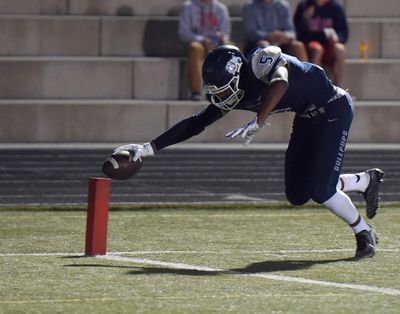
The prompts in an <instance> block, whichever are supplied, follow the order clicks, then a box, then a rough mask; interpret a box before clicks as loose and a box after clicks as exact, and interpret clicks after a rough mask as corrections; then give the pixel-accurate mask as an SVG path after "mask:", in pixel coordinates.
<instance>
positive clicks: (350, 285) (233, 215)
mask: <svg viewBox="0 0 400 314" xmlns="http://www.w3.org/2000/svg"><path fill="white" fill-rule="evenodd" d="M117 209H118V210H117ZM117 209H115V210H112V211H111V212H110V215H109V223H108V254H107V255H106V256H99V257H84V255H83V251H84V246H85V227H86V212H85V209H84V208H68V209H62V208H58V209H57V208H34V209H32V208H19V209H15V208H3V209H1V210H0V241H1V244H0V265H1V267H0V272H1V284H0V313H1V314H3V313H228V312H229V313H304V314H305V313H346V314H347V313H400V263H399V261H400V245H399V243H400V235H399V231H400V207H399V206H395V205H386V206H384V207H383V208H382V209H381V212H380V213H379V214H378V215H377V216H376V218H374V219H373V220H372V221H371V223H372V224H373V226H374V228H375V229H376V231H377V233H378V235H379V245H378V250H377V254H376V255H375V257H374V258H370V259H364V260H359V261H355V260H353V259H352V257H353V256H354V251H355V239H354V235H353V234H352V232H351V230H350V228H349V227H348V226H346V224H345V223H344V222H342V221H341V220H339V219H338V218H336V217H335V216H334V215H333V214H332V213H330V212H329V211H327V210H326V209H323V208H319V207H316V208H308V209H307V208H293V207H290V206H287V205H285V204H283V205H281V206H270V205H257V206H255V205H254V206H253V205H248V206H239V205H227V206H207V205H196V206H191V205H188V206H179V208H178V207H173V206H172V207H170V208H163V206H157V208H154V209H151V208H148V209H140V208H129V207H123V208H117ZM362 213H363V214H364V212H363V210H362Z"/></svg>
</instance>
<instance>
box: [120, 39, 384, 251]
mask: <svg viewBox="0 0 400 314" xmlns="http://www.w3.org/2000/svg"><path fill="white" fill-rule="evenodd" d="M202 74H203V82H204V90H205V93H206V97H207V99H208V100H209V102H210V104H209V105H208V106H207V107H206V108H205V109H204V110H202V111H201V112H200V113H198V114H195V115H193V116H191V117H188V118H186V119H184V120H182V121H180V122H178V123H177V124H176V125H174V126H173V127H171V128H170V129H169V130H167V131H166V132H164V133H163V134H161V135H160V136H158V137H157V138H155V139H153V140H152V141H151V142H147V143H144V144H140V145H138V144H128V145H124V146H121V147H118V148H116V149H115V151H114V154H118V152H120V151H124V150H127V151H129V152H130V153H131V154H132V155H133V159H134V160H137V159H139V158H142V157H146V156H151V155H154V153H155V152H157V151H158V150H160V149H163V148H164V147H167V146H170V145H173V144H175V143H178V142H182V141H184V140H186V139H188V138H190V137H192V136H195V135H197V134H199V133H201V132H202V131H203V130H204V129H205V128H206V127H207V126H208V125H210V124H212V123H214V122H215V121H217V120H218V119H220V118H222V117H223V116H224V115H226V114H228V113H229V112H230V111H231V110H235V109H241V110H249V111H253V112H254V113H255V117H254V119H252V120H251V121H250V122H248V123H246V124H245V125H243V126H241V127H239V128H237V129H235V130H233V131H231V132H229V133H228V134H227V135H226V136H227V137H228V138H229V139H233V138H235V137H237V136H240V137H242V138H243V140H244V144H245V145H248V144H249V143H250V142H251V140H252V139H253V137H254V136H255V135H256V134H257V132H259V131H260V130H261V129H263V128H265V127H266V126H267V123H266V121H267V118H268V116H269V115H270V114H272V113H277V112H283V111H294V112H295V113H296V115H295V118H294V122H293V131H292V134H291V137H290V141H289V145H288V148H287V151H286V157H285V189H286V191H285V192H286V197H287V199H288V200H289V202H290V203H291V204H294V205H302V204H305V203H306V202H308V201H309V200H310V199H312V200H314V201H315V202H317V203H319V204H323V205H324V206H326V207H327V208H328V209H329V210H331V211H332V212H333V213H334V214H336V215H337V216H339V217H340V218H341V219H343V220H344V221H345V222H346V223H347V224H348V225H349V226H350V227H351V228H352V229H353V231H354V233H355V237H356V242H357V249H356V255H355V256H356V258H363V257H372V256H373V255H374V254H375V248H376V242H377V236H376V234H375V232H374V230H373V229H372V228H371V226H370V225H369V224H367V222H366V221H365V220H364V218H363V217H361V215H360V214H359V212H358V210H357V209H356V208H355V206H354V205H353V203H352V201H351V200H350V198H349V197H348V196H347V194H345V192H349V191H359V192H361V193H363V195H364V197H365V200H366V208H367V216H368V217H369V218H372V217H374V216H375V214H376V211H377V209H378V207H379V186H380V183H381V182H382V178H383V175H384V173H383V172H382V171H381V170H380V169H377V168H374V169H369V170H367V171H365V172H362V173H357V174H344V175H340V171H341V167H342V162H343V158H344V153H345V146H346V142H347V138H348V134H349V129H350V126H351V123H352V119H353V111H354V109H353V102H352V99H351V97H350V95H349V94H348V93H347V92H346V91H344V90H343V89H341V88H339V87H337V86H334V85H333V84H332V82H331V81H330V80H329V79H328V78H327V76H326V74H325V72H324V70H323V69H322V68H321V67H319V66H317V65H314V64H311V63H307V62H300V61H299V60H298V59H296V58H295V57H292V56H289V55H287V54H284V53H282V51H281V49H280V48H279V47H276V46H267V47H260V48H258V49H257V50H255V51H254V52H253V53H252V54H251V55H250V56H249V58H248V59H246V58H245V57H244V56H243V54H242V53H241V52H240V50H239V49H238V48H237V47H235V46H232V45H225V46H220V47H218V48H216V49H215V50H213V51H211V52H210V53H209V54H208V55H207V57H206V59H205V61H204V63H203V67H202Z"/></svg>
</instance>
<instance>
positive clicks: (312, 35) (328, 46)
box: [294, 0, 348, 86]
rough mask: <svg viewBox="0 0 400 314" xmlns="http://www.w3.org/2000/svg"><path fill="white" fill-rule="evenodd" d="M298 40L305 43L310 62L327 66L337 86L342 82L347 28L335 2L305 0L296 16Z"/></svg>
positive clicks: (340, 8) (344, 16) (342, 11)
mask: <svg viewBox="0 0 400 314" xmlns="http://www.w3.org/2000/svg"><path fill="white" fill-rule="evenodd" d="M294 24H295V27H296V32H297V37H298V38H299V40H301V41H302V42H304V43H305V45H306V48H307V52H308V55H309V59H310V62H312V63H315V64H318V65H321V66H326V67H327V68H328V69H329V70H330V71H331V72H332V77H333V81H334V84H336V85H338V86H340V85H341V84H342V82H343V74H344V62H345V53H346V47H345V43H346V41H347V38H348V26H347V20H346V14H345V11H344V9H343V7H342V6H341V5H340V4H339V3H337V2H336V0H303V1H301V2H300V3H299V4H298V5H297V8H296V12H295V16H294Z"/></svg>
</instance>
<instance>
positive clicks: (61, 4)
mask: <svg viewBox="0 0 400 314" xmlns="http://www.w3.org/2000/svg"><path fill="white" fill-rule="evenodd" d="M184 1H185V0H168V1H165V0H151V1H148V0H112V1H111V0H0V14H71V15H177V14H179V11H180V7H181V6H182V4H183V3H184ZM246 1H247V0H221V2H223V3H225V4H226V5H227V7H228V9H229V11H230V14H231V15H232V16H239V15H240V14H241V7H242V6H243V4H244V3H246ZM288 2H289V4H290V6H291V8H292V11H293V12H294V10H295V8H296V4H297V2H298V0H288ZM339 2H341V3H342V4H343V5H344V8H345V9H346V12H347V15H348V16H349V17H399V16H400V6H399V2H398V0H362V1H361V2H360V0H339Z"/></svg>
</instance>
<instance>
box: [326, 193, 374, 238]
mask: <svg viewBox="0 0 400 314" xmlns="http://www.w3.org/2000/svg"><path fill="white" fill-rule="evenodd" d="M323 205H325V206H326V207H327V208H328V209H329V210H330V211H331V212H333V213H334V214H335V215H337V216H338V217H340V218H342V219H343V220H344V221H345V222H347V223H348V224H349V225H350V227H351V228H352V229H353V231H354V233H358V232H360V231H362V230H368V231H369V230H371V227H370V226H369V225H368V224H367V223H366V222H365V220H364V219H363V218H362V217H361V216H360V214H359V213H358V210H357V208H355V206H354V205H353V202H352V201H351V199H350V197H348V196H347V195H346V194H345V193H344V192H342V191H340V190H338V191H337V192H336V193H335V194H333V196H332V197H331V198H330V199H329V200H327V201H325V202H324V203H323Z"/></svg>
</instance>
